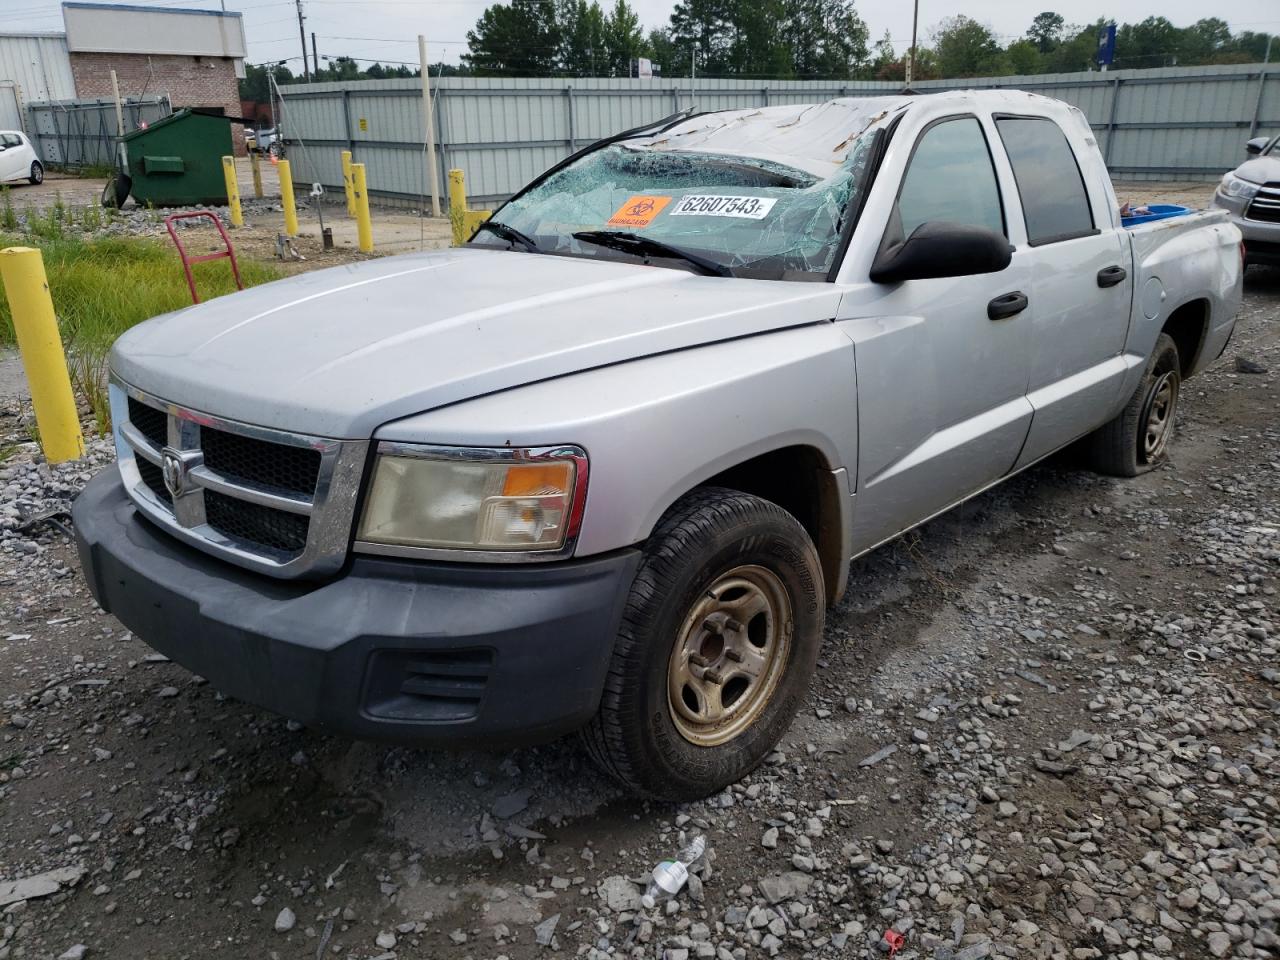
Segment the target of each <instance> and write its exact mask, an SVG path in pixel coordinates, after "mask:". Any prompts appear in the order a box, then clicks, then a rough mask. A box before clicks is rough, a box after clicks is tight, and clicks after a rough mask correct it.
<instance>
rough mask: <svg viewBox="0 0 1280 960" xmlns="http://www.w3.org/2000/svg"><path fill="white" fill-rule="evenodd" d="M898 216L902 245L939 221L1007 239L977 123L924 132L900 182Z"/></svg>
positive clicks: (957, 122)
mask: <svg viewBox="0 0 1280 960" xmlns="http://www.w3.org/2000/svg"><path fill="white" fill-rule="evenodd" d="M897 214H898V217H899V218H900V219H901V225H902V237H903V239H906V238H907V237H910V236H911V232H912V231H913V230H915V229H916V227H918V226H920V224H922V223H927V222H929V221H937V220H942V221H946V222H948V223H960V224H965V225H967V226H974V227H986V228H987V229H988V230H993V231H995V232H996V233H998V234H1001V235H1004V234H1005V229H1004V215H1003V212H1002V210H1001V207H1000V188H999V187H998V186H997V185H996V172H995V168H994V167H993V166H992V163H991V151H990V150H989V149H988V147H987V138H986V136H984V135H983V132H982V126H981V124H979V123H978V121H977V119H976V118H974V117H957V118H955V119H954V120H943V121H941V122H940V123H936V124H934V125H933V126H931V127H929V128H928V129H927V130H925V132H924V133H923V134H922V135H921V137H920V139H919V141H917V143H916V149H915V152H914V153H913V154H912V156H911V161H910V164H909V165H908V167H907V173H906V176H904V177H903V179H902V190H901V192H900V193H899V194H898V206H897Z"/></svg>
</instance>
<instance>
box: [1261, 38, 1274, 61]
mask: <svg viewBox="0 0 1280 960" xmlns="http://www.w3.org/2000/svg"><path fill="white" fill-rule="evenodd" d="M1274 39H1275V37H1274V36H1272V35H1271V34H1267V52H1266V53H1264V54H1263V55H1262V62H1263V63H1270V62H1271V41H1272V40H1274Z"/></svg>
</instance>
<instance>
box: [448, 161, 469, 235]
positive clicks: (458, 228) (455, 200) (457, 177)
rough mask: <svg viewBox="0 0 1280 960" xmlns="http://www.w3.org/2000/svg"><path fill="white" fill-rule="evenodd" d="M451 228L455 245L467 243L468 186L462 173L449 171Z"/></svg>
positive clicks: (456, 170)
mask: <svg viewBox="0 0 1280 960" xmlns="http://www.w3.org/2000/svg"><path fill="white" fill-rule="evenodd" d="M449 226H450V227H451V228H452V229H453V245H454V246H455V247H460V246H462V245H463V244H464V243H466V242H467V240H468V237H467V233H466V230H467V184H466V180H465V178H464V177H463V175H462V171H461V170H458V169H456V168H455V169H453V170H450V171H449Z"/></svg>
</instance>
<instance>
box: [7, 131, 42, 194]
mask: <svg viewBox="0 0 1280 960" xmlns="http://www.w3.org/2000/svg"><path fill="white" fill-rule="evenodd" d="M12 180H26V181H28V182H30V183H32V184H37V183H44V164H42V163H41V162H40V158H39V157H37V156H36V151H35V148H34V147H32V146H31V141H30V140H28V139H27V138H26V135H25V134H22V133H19V132H18V131H17V130H0V183H9V182H10V181H12Z"/></svg>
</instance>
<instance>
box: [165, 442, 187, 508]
mask: <svg viewBox="0 0 1280 960" xmlns="http://www.w3.org/2000/svg"><path fill="white" fill-rule="evenodd" d="M160 463H161V471H162V472H163V473H164V488H165V489H166V490H168V491H169V495H170V496H171V497H174V498H177V497H180V496H182V494H183V491H184V490H186V487H187V465H186V463H185V462H184V461H183V459H182V455H181V454H179V453H178V452H177V451H176V450H165V451H164V452H162V453H161V454H160Z"/></svg>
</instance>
